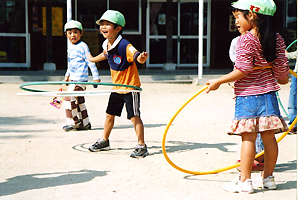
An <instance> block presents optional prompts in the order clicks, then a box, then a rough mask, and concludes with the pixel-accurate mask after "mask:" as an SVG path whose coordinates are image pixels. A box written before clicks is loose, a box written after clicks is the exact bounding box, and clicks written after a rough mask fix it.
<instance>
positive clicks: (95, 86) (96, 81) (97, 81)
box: [93, 79, 100, 88]
mask: <svg viewBox="0 0 298 200" xmlns="http://www.w3.org/2000/svg"><path fill="white" fill-rule="evenodd" d="M93 82H95V83H99V82H100V79H97V80H94V81H93ZM93 87H94V88H97V85H93Z"/></svg>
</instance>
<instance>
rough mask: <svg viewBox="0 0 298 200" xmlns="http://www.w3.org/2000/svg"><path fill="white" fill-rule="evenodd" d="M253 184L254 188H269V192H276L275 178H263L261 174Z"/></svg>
mask: <svg viewBox="0 0 298 200" xmlns="http://www.w3.org/2000/svg"><path fill="white" fill-rule="evenodd" d="M252 184H253V187H254V188H267V189H269V190H276V184H275V181H274V176H268V177H267V178H263V177H262V174H259V175H258V176H257V177H255V178H254V179H253V180H252Z"/></svg>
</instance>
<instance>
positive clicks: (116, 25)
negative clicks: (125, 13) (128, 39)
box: [113, 23, 123, 35]
mask: <svg viewBox="0 0 298 200" xmlns="http://www.w3.org/2000/svg"><path fill="white" fill-rule="evenodd" d="M113 24H114V29H116V28H117V27H118V26H120V25H119V24H115V23H113ZM121 27H122V26H121ZM122 30H123V27H122V29H121V31H119V32H118V35H122Z"/></svg>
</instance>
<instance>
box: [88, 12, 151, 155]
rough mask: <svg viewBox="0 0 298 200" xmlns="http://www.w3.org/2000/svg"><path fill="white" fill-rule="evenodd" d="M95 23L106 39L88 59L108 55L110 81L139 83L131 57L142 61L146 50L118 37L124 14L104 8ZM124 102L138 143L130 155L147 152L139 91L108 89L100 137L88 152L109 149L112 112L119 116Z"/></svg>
mask: <svg viewBox="0 0 298 200" xmlns="http://www.w3.org/2000/svg"><path fill="white" fill-rule="evenodd" d="M96 23H97V24H98V25H100V32H101V33H102V35H103V37H104V38H106V40H105V41H104V43H103V45H102V47H103V49H104V50H103V52H102V53H101V54H99V55H98V56H96V57H94V58H93V57H92V56H91V55H90V57H89V60H90V61H92V62H98V61H102V60H105V59H108V63H109V66H110V70H111V76H112V82H113V83H116V84H125V85H132V86H138V87H140V86H141V83H140V78H139V74H138V70H137V66H136V63H135V61H138V62H139V63H141V64H143V63H145V61H146V60H147V57H148V54H147V52H143V53H140V52H138V51H137V50H136V49H135V48H134V47H133V46H132V45H131V44H130V43H129V42H128V41H127V40H125V39H122V36H121V33H122V28H123V27H124V25H125V19H124V16H123V15H122V14H121V13H120V12H118V11H114V10H107V11H106V12H105V13H104V14H103V15H102V17H101V18H100V19H99V20H98V21H96ZM113 89H114V90H119V89H122V90H123V89H124V90H131V88H127V87H118V86H117V87H114V88H113ZM124 104H125V106H126V111H127V118H128V119H130V120H131V121H132V123H133V125H134V129H135V131H136V135H137V138H138V145H137V147H136V148H135V150H134V151H133V152H132V153H131V155H130V157H132V158H138V157H145V156H147V155H149V153H148V150H147V146H146V144H145V142H144V126H143V122H142V120H141V118H140V110H139V108H140V93H138V92H119V93H117V92H115V93H114V92H113V93H111V95H110V98H109V103H108V107H107V110H106V120H105V123H104V131H103V137H102V139H99V140H98V141H97V142H96V143H95V144H93V145H92V146H91V147H90V148H89V150H90V151H91V152H96V151H100V150H108V149H110V143H109V136H110V133H111V131H112V128H113V126H114V121H115V116H121V112H122V109H123V106H124Z"/></svg>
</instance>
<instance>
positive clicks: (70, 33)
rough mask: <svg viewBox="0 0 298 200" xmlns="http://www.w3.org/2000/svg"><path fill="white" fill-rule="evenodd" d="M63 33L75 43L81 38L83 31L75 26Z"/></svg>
mask: <svg viewBox="0 0 298 200" xmlns="http://www.w3.org/2000/svg"><path fill="white" fill-rule="evenodd" d="M65 35H66V37H67V38H68V39H69V41H70V42H71V43H72V44H76V43H77V42H78V41H79V40H80V39H81V37H82V35H83V31H80V30H79V29H77V28H73V29H70V30H67V31H66V33H65Z"/></svg>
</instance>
